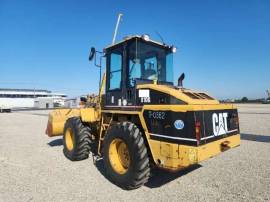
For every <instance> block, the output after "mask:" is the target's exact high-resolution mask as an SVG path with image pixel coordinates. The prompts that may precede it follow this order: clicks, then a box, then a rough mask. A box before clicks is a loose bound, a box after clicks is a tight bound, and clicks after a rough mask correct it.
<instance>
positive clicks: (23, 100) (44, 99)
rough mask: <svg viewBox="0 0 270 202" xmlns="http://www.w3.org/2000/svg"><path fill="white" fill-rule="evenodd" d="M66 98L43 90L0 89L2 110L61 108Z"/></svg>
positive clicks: (0, 106)
mask: <svg viewBox="0 0 270 202" xmlns="http://www.w3.org/2000/svg"><path fill="white" fill-rule="evenodd" d="M66 97H67V96H66V95H65V94H63V93H52V92H51V91H48V90H41V89H4V88H0V109H12V108H33V107H35V108H53V107H61V106H64V102H65V98H66Z"/></svg>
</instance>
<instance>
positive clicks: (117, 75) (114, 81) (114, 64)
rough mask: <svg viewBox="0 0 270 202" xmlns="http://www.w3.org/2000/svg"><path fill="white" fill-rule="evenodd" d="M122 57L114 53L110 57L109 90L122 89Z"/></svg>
mask: <svg viewBox="0 0 270 202" xmlns="http://www.w3.org/2000/svg"><path fill="white" fill-rule="evenodd" d="M121 73H122V55H121V54H118V53H112V54H111V55H110V77H109V78H110V83H109V90H116V89H120V88H121Z"/></svg>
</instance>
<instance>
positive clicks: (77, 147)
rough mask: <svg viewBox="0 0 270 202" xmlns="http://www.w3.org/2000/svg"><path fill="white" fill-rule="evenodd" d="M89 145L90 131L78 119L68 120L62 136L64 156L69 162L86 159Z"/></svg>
mask: <svg viewBox="0 0 270 202" xmlns="http://www.w3.org/2000/svg"><path fill="white" fill-rule="evenodd" d="M90 143H91V141H90V129H89V128H88V127H86V126H84V125H83V123H82V121H81V119H80V118H79V117H72V118H69V119H68V120H67V121H66V123H65V128H64V135H63V144H64V149H63V153H64V155H65V156H66V157H67V158H68V159H69V160H71V161H79V160H83V159H87V158H88V157H89V152H90V149H91V148H90Z"/></svg>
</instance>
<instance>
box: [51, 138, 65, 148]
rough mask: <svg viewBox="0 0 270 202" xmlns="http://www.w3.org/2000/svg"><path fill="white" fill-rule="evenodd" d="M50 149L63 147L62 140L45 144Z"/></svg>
mask: <svg viewBox="0 0 270 202" xmlns="http://www.w3.org/2000/svg"><path fill="white" fill-rule="evenodd" d="M47 144H48V145H49V146H51V147H57V146H62V145H63V139H62V138H59V139H55V140H52V141H50V142H48V143H47Z"/></svg>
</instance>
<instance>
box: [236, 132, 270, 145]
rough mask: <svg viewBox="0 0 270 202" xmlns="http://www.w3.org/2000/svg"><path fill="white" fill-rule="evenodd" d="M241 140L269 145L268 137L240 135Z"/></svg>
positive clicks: (269, 139)
mask: <svg viewBox="0 0 270 202" xmlns="http://www.w3.org/2000/svg"><path fill="white" fill-rule="evenodd" d="M241 140H248V141H255V142H268V143H270V136H265V135H254V134H246V133H241Z"/></svg>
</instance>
